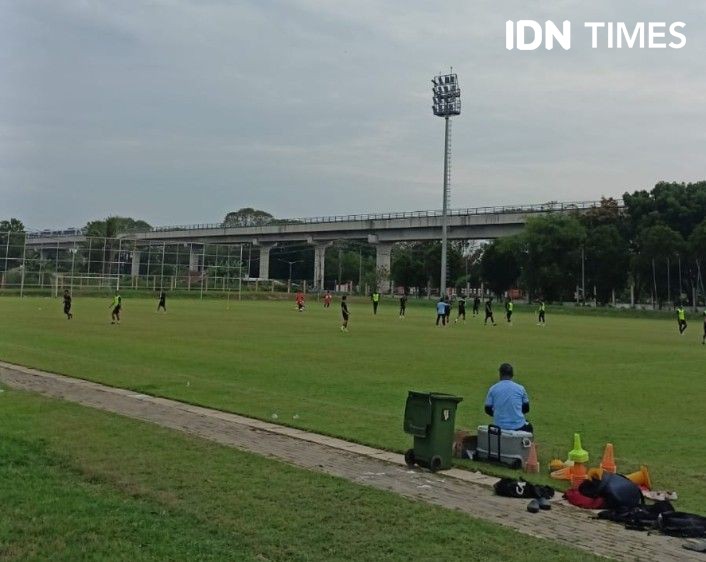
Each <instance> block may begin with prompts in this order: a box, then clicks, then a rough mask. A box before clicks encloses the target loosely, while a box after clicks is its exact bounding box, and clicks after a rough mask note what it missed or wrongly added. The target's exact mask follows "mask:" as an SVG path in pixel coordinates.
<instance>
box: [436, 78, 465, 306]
mask: <svg viewBox="0 0 706 562" xmlns="http://www.w3.org/2000/svg"><path fill="white" fill-rule="evenodd" d="M452 70H453V69H452ZM431 82H432V84H433V87H432V91H433V93H434V98H433V99H434V105H433V106H432V110H433V111H434V115H436V116H437V117H443V118H444V125H445V127H444V191H443V200H442V210H441V278H440V282H439V292H440V294H441V296H444V295H446V253H447V247H448V215H447V213H448V206H449V184H450V183H451V120H450V117H451V116H452V115H460V114H461V88H459V86H458V76H456V74H453V72H452V73H450V74H439V75H437V76H435V77H434V78H433V79H432V81H431Z"/></svg>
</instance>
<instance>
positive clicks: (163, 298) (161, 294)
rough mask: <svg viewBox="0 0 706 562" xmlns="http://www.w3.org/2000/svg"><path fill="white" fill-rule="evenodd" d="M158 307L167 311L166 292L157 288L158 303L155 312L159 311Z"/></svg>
mask: <svg viewBox="0 0 706 562" xmlns="http://www.w3.org/2000/svg"><path fill="white" fill-rule="evenodd" d="M160 309H162V310H163V311H164V312H167V293H165V292H164V289H160V290H159V304H158V305H157V312H159V310H160Z"/></svg>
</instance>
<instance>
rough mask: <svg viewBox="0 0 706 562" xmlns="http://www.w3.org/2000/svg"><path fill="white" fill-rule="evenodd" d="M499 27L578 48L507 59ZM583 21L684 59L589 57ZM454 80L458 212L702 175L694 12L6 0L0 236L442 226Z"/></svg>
mask: <svg viewBox="0 0 706 562" xmlns="http://www.w3.org/2000/svg"><path fill="white" fill-rule="evenodd" d="M509 19H510V20H519V19H533V20H537V21H544V20H547V19H549V20H552V21H554V22H557V23H559V22H561V21H563V20H565V19H567V20H570V21H571V22H572V29H573V35H572V39H573V43H572V48H571V50H570V51H564V50H562V49H558V48H557V49H554V50H552V51H546V50H544V49H542V50H537V51H518V50H513V51H508V50H507V49H506V48H505V22H506V20H509ZM586 21H624V22H626V23H628V24H630V25H634V24H635V23H637V22H642V21H645V22H647V21H665V22H668V23H669V22H674V21H683V22H685V23H686V28H685V30H684V33H685V35H686V37H687V43H686V46H685V47H684V48H683V49H678V50H676V49H664V50H649V49H645V50H639V49H633V50H629V49H621V50H616V49H608V48H605V47H603V48H599V49H595V50H594V49H591V48H590V47H591V46H590V34H589V32H588V30H585V29H584V28H583V25H584V22H586ZM450 66H453V70H454V71H455V72H457V73H458V76H459V82H460V85H461V88H462V104H463V110H462V113H461V115H460V116H458V117H456V118H454V119H453V120H452V137H451V138H452V142H451V148H452V158H453V164H452V181H451V206H452V207H454V208H461V207H477V206H484V205H515V204H526V203H542V202H547V201H574V200H593V199H598V198H600V197H601V196H620V195H622V194H623V193H624V192H625V191H633V190H636V189H650V188H651V187H652V186H653V185H654V184H655V183H656V182H658V181H662V180H666V181H698V180H703V179H706V2H704V1H703V0H679V1H678V2H674V1H673V0H664V1H662V0H621V1H619V2H616V1H615V0H593V1H592V2H590V3H589V2H585V0H554V1H552V0H541V1H538V0H503V2H497V1H496V0H459V1H456V0H453V1H448V0H441V1H439V2H428V1H427V0H397V1H386V0H377V1H373V0H327V1H315V0H287V1H274V0H233V1H225V0H152V1H138V0H61V1H57V0H0V219H2V218H9V217H17V218H20V219H21V220H22V221H23V222H24V223H25V225H27V226H28V227H30V228H59V227H69V226H81V225H83V224H85V223H86V222H87V221H88V220H92V219H96V218H104V217H106V216H109V215H121V216H132V217H135V218H140V219H144V220H147V221H148V222H150V223H151V224H153V225H173V224H187V223H188V224H191V223H213V222H219V221H221V220H222V219H223V217H224V216H225V214H226V213H227V212H228V211H232V210H235V209H238V208H241V207H256V208H260V209H264V210H266V211H269V212H271V213H272V214H274V215H275V216H278V217H290V218H291V217H308V216H319V215H330V214H350V213H369V212H387V211H402V210H407V211H412V210H421V209H438V208H440V207H441V199H442V194H441V186H442V181H443V140H444V138H443V137H444V127H443V120H442V119H439V118H437V117H434V116H433V115H432V112H431V82H430V80H431V78H432V77H433V76H434V75H435V74H437V73H438V72H445V71H447V70H448V69H449V68H450Z"/></svg>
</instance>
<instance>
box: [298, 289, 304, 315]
mask: <svg viewBox="0 0 706 562" xmlns="http://www.w3.org/2000/svg"><path fill="white" fill-rule="evenodd" d="M297 310H298V311H299V312H302V311H303V310H304V293H302V292H301V291H297Z"/></svg>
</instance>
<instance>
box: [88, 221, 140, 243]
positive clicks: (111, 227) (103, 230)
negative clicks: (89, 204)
mask: <svg viewBox="0 0 706 562" xmlns="http://www.w3.org/2000/svg"><path fill="white" fill-rule="evenodd" d="M151 228H152V227H151V226H150V225H149V223H147V222H145V221H143V220H140V219H133V218H130V217H115V216H114V217H108V218H107V219H104V220H95V221H90V222H88V223H87V224H86V228H85V231H86V236H88V237H93V238H115V237H117V236H118V235H119V234H122V233H125V232H142V231H147V230H150V229H151Z"/></svg>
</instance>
